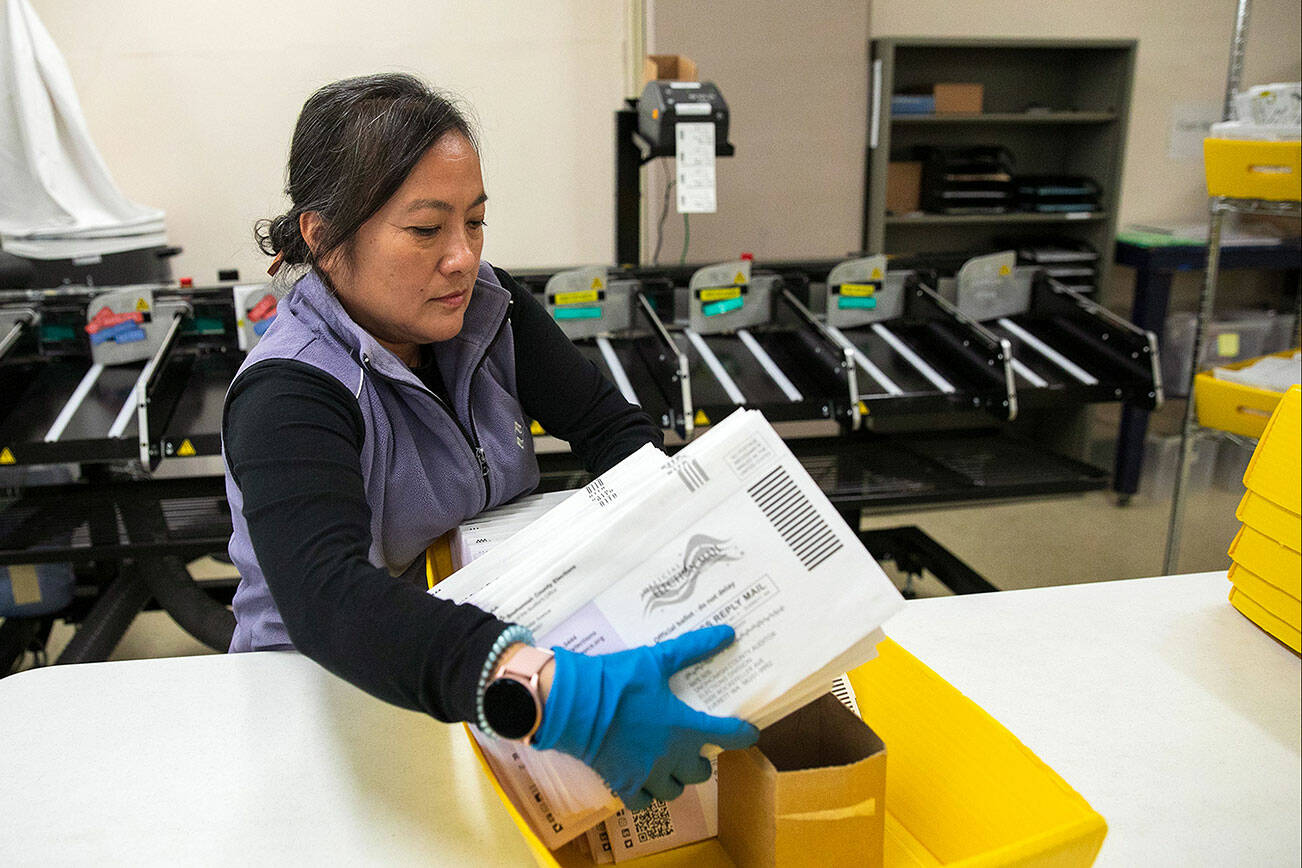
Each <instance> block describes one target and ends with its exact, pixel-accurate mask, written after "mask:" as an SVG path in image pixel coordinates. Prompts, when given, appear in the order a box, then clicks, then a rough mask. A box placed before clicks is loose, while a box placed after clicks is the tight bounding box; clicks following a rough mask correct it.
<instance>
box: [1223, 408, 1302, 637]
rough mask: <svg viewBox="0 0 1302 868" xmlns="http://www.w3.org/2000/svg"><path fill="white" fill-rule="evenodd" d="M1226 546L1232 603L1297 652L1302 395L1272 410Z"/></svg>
mask: <svg viewBox="0 0 1302 868" xmlns="http://www.w3.org/2000/svg"><path fill="white" fill-rule="evenodd" d="M1243 484H1244V486H1245V487H1246V488H1247V491H1246V492H1245V493H1244V496H1243V501H1242V502H1241V503H1240V504H1239V509H1238V512H1237V513H1236V514H1235V516H1236V517H1237V518H1238V519H1239V520H1240V521H1242V522H1243V527H1242V528H1240V529H1239V533H1238V536H1236V537H1235V538H1234V542H1233V543H1231V545H1230V557H1231V558H1232V559H1233V561H1234V563H1233V564H1232V565H1231V566H1230V581H1231V582H1233V583H1234V587H1233V589H1231V590H1230V602H1231V603H1232V604H1233V605H1234V608H1236V609H1238V610H1239V611H1240V612H1242V613H1243V614H1244V615H1246V616H1247V617H1248V618H1249V619H1251V620H1252V622H1253V623H1255V624H1256V625H1257V626H1259V627H1261V629H1263V630H1265V631H1266V632H1267V633H1269V634H1270V635H1272V636H1274V637H1275V638H1276V639H1278V640H1279V641H1281V642H1283V643H1284V644H1285V645H1287V646H1288V647H1290V648H1292V649H1293V650H1294V651H1302V554H1299V552H1300V551H1302V517H1300V515H1302V388H1300V387H1298V386H1294V387H1292V388H1291V389H1289V390H1288V392H1286V393H1285V395H1284V399H1283V400H1282V401H1280V402H1279V406H1278V407H1276V408H1275V413H1274V415H1272V416H1271V417H1270V422H1269V423H1267V425H1266V430H1265V431H1264V432H1263V433H1262V435H1261V440H1260V442H1259V443H1258V444H1257V450H1256V452H1254V453H1253V455H1252V462H1251V463H1250V464H1249V465H1248V471H1247V473H1245V474H1244V475H1243Z"/></svg>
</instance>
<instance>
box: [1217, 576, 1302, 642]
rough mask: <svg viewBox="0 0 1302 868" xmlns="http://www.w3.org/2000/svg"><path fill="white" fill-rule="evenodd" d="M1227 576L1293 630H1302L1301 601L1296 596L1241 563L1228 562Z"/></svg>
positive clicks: (1235, 585) (1237, 586)
mask: <svg viewBox="0 0 1302 868" xmlns="http://www.w3.org/2000/svg"><path fill="white" fill-rule="evenodd" d="M1229 576H1230V582H1231V583H1233V585H1234V587H1236V588H1238V589H1239V590H1240V591H1242V592H1243V593H1245V594H1247V595H1248V596H1249V597H1252V599H1254V600H1256V601H1257V605H1259V606H1261V607H1262V608H1263V609H1265V610H1266V611H1267V612H1270V614H1272V615H1274V616H1275V617H1276V618H1279V619H1280V620H1281V621H1283V622H1284V623H1285V624H1288V625H1289V626H1290V627H1292V628H1293V629H1294V630H1302V601H1299V600H1298V598H1297V597H1293V596H1290V595H1289V594H1288V592H1287V591H1284V590H1282V589H1281V588H1278V587H1276V586H1275V584H1274V583H1273V582H1271V581H1268V580H1267V579H1265V578H1263V577H1261V576H1259V575H1257V574H1256V573H1254V572H1252V571H1251V570H1249V569H1247V568H1245V567H1244V566H1243V564H1239V563H1234V564H1230V573H1229Z"/></svg>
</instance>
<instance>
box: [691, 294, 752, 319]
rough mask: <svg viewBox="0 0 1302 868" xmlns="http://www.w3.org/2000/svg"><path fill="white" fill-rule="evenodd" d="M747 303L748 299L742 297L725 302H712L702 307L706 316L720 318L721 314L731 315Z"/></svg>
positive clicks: (702, 311)
mask: <svg viewBox="0 0 1302 868" xmlns="http://www.w3.org/2000/svg"><path fill="white" fill-rule="evenodd" d="M745 303H746V299H744V298H741V297H740V296H738V297H737V298H729V299H725V300H724V301H712V302H710V303H709V304H704V305H701V313H703V314H705V315H706V316H718V315H719V314H721V313H731V312H732V311H734V310H738V309H740V308H741V306H742V305H744V304H745Z"/></svg>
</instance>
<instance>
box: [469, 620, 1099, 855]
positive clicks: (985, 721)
mask: <svg viewBox="0 0 1302 868" xmlns="http://www.w3.org/2000/svg"><path fill="white" fill-rule="evenodd" d="M877 655H878V656H877V658H876V659H874V660H871V661H869V662H868V663H865V664H864V665H863V666H860V667H859V668H858V669H856V670H854V671H853V672H851V673H850V682H851V684H852V685H853V686H854V690H855V693H856V695H857V697H858V700H859V707H860V708H862V709H867V712H866V713H865V719H866V720H867V721H868V724H869V725H870V726H872V728H873V730H874V731H875V732H876V733H877V734H878V735H880V736H881V737H882V739H883V740H884V741H885V742H886V750H887V774H886V849H885V865H886V866H887V868H904V866H938V865H961V866H963V868H986V866H996V865H998V866H1032V865H1034V866H1050V865H1052V866H1054V868H1071V866H1085V865H1090V864H1092V863H1093V861H1094V858H1095V856H1097V855H1098V851H1099V848H1100V847H1101V846H1102V845H1103V838H1104V836H1105V835H1106V834H1107V823H1105V822H1104V820H1103V818H1102V817H1101V816H1099V815H1098V814H1097V813H1096V812H1095V811H1094V809H1093V808H1091V807H1090V806H1089V804H1088V803H1087V802H1086V801H1085V800H1084V799H1083V798H1081V796H1080V795H1079V794H1078V793H1077V792H1076V791H1075V790H1073V789H1072V788H1071V787H1070V786H1068V785H1067V783H1066V782H1065V781H1064V780H1063V779H1062V778H1060V777H1058V775H1057V774H1056V773H1055V772H1054V771H1053V769H1051V768H1049V767H1048V766H1047V765H1045V764H1044V763H1043V762H1042V761H1041V760H1040V759H1039V758H1038V757H1036V756H1035V754H1033V753H1031V751H1030V750H1029V749H1027V747H1026V746H1025V745H1023V744H1022V743H1021V742H1020V741H1018V740H1017V739H1016V738H1015V737H1014V736H1013V734H1012V733H1010V732H1009V731H1008V730H1006V729H1004V728H1003V726H1001V725H1000V724H999V722H998V721H997V720H995V719H994V718H993V717H991V716H990V715H989V714H986V712H984V711H983V710H981V708H980V707H979V706H977V705H976V704H975V703H973V702H972V701H971V700H970V699H968V698H967V697H965V696H964V695H963V694H961V693H959V692H958V691H957V690H955V689H954V688H953V687H952V686H951V685H950V684H949V683H948V682H946V681H945V680H944V679H942V678H941V677H940V676H939V675H937V674H936V673H935V672H932V671H931V670H930V669H928V668H927V667H926V666H925V665H924V664H923V663H922V662H920V661H919V660H918V659H917V658H916V657H914V656H913V655H912V654H910V653H909V652H907V651H905V650H904V649H903V648H901V647H900V646H898V645H896V644H895V643H894V642H892V641H891V640H889V639H887V640H886V641H884V642H882V643H881V644H880V645H878V646H877ZM471 743H472V744H473V739H472V742H471ZM476 753H478V748H477V747H476ZM480 762H481V763H483V756H482V755H480ZM484 773H485V774H487V775H488V776H489V778H490V780H493V783H494V787H495V788H496V789H497V794H498V796H499V797H500V798H501V799H502V801H503V802H504V803H505V804H506V807H507V810H508V811H509V812H510V814H511V818H512V819H513V820H514V821H515V824H516V826H518V827H519V828H520V833H521V834H522V835H524V837H525V840H526V841H527V842H528V844H529V847H530V849H531V850H532V851H533V854H534V858H535V859H536V860H537V862H538V864H539V865H542V866H547V868H551V866H565V868H577V866H587V865H591V864H592V862H591V861H590V860H588V859H585V858H584V857H583V856H582V855H581V854H580V853H579V851H578V850H577V849H575V848H574V847H573V846H566V847H562V848H560V849H559V850H557V851H556V852H554V853H553V852H552V851H550V850H548V849H547V848H546V847H544V846H543V844H542V842H541V841H539V840H538V838H537V837H536V836H535V835H534V834H533V833H532V832H531V831H530V830H529V827H528V825H527V824H526V823H525V821H524V819H523V818H522V817H521V816H520V814H519V812H518V811H517V810H516V809H515V806H514V805H512V804H511V802H510V799H509V798H508V797H507V795H506V794H505V793H504V792H503V791H502V789H501V787H500V786H498V785H497V782H496V780H495V779H493V774H492V772H491V771H490V770H489V768H488V765H487V764H486V763H485V764H484ZM620 864H621V865H637V866H638V868H677V866H683V868H687V866H690V868H698V866H702V868H714V866H719V868H725V866H731V865H732V862H731V860H729V858H728V856H727V854H726V853H725V852H724V850H723V848H722V847H721V846H720V845H719V843H718V841H717V840H715V839H711V840H708V841H702V842H700V843H698V844H693V845H690V846H688V847H681V848H679V849H677V850H670V851H668V852H665V853H657V854H655V855H653V856H647V857H644V858H642V859H635V860H631V861H629V862H623V863H620Z"/></svg>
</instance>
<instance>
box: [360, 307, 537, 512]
mask: <svg viewBox="0 0 1302 868" xmlns="http://www.w3.org/2000/svg"><path fill="white" fill-rule="evenodd" d="M514 305H515V300H514V299H510V300H508V301H507V303H506V316H504V317H502V321H501V322H500V323H499V324H498V326H497V331H496V332H495V333H494V334H493V339H492V340H491V341H489V342H488V346H487V347H486V348H485V349H484V354H483V355H482V356H480V358H479V361H478V362H476V363H475V367H474V369H473V370H472V371H471V372H470V384H469V385H468V386H467V387H466V388H467V401H466V412H467V413H468V414H469V416H470V430H466V426H465V425H462V424H461V420H460V419H458V418H457V414H456V411H454V410H453V409H452V407H450V406H448V403H447V402H446V401H444V400H443V399H442V398H440V397H439V396H438V395H436V394H434V392H433V391H431V390H430V389H428V388H426V387H425V385H424V384H421V385H419V386H413V385H412V384H411V383H407V382H404V381H403V380H395V379H394V378H393V377H389V376H386V375H385V374H383V373H380V372H379V371H376V370H375V369H374V368H372V367H371V357H370V356H369V355H367V354H366V353H362V354H361V357H362V367H364V368H366V370H368V371H370V372H371V373H374V374H379V376H381V377H384V379H386V380H388V381H389V382H390V383H396V384H398V385H400V386H406V387H407V388H410V389H416V390H417V391H420V392H423V393H424V394H426V395H429V396H430V397H431V398H433V399H434V403H436V404H438V405H439V406H440V407H442V408H443V411H444V412H445V413H447V414H448V417H449V418H450V419H451V420H452V422H453V424H455V425H456V426H457V430H458V431H460V432H461V436H462V437H463V438H465V441H466V445H467V446H469V447H470V451H471V452H473V453H474V455H475V460H476V461H478V462H479V478H480V479H481V480H483V483H484V509H487V508H488V505H489V504H490V503H492V502H493V501H492V494H493V489H492V484H491V483H490V482H489V479H488V454H487V453H486V452H485V451H484V447H483V446H481V445H480V443H479V434H478V432H477V431H476V430H475V410H474V406H475V402H474V400H473V395H471V394H470V393H469V390H471V389H473V388H474V386H475V375H476V374H478V373H479V369H480V368H481V367H483V364H484V361H485V360H486V359H487V358H488V354H489V353H490V352H492V351H493V345H494V344H496V343H497V339H498V338H500V337H501V336H502V332H503V330H505V328H506V324H507V323H508V322H509V321H510V319H511V309H512V307H513V306H514ZM440 376H442V372H440Z"/></svg>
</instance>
